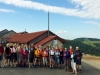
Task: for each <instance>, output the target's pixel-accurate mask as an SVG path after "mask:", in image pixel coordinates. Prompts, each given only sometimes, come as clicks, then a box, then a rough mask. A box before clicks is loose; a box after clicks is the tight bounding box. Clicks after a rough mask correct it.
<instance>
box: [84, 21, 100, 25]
mask: <svg viewBox="0 0 100 75" xmlns="http://www.w3.org/2000/svg"><path fill="white" fill-rule="evenodd" d="M84 23H88V24H92V25H96V26H100V23H98V22H95V21H86V22H84Z"/></svg>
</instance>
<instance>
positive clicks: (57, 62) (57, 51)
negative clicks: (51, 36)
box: [55, 48, 60, 68]
mask: <svg viewBox="0 0 100 75" xmlns="http://www.w3.org/2000/svg"><path fill="white" fill-rule="evenodd" d="M59 57H60V52H59V50H58V49H57V48H56V51H55V66H56V67H57V68H58V67H59V66H60V58H59Z"/></svg>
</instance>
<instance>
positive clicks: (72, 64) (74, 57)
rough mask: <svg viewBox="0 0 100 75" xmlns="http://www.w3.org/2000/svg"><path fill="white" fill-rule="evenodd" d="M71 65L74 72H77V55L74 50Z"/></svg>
mask: <svg viewBox="0 0 100 75" xmlns="http://www.w3.org/2000/svg"><path fill="white" fill-rule="evenodd" d="M71 67H72V70H73V74H77V70H76V55H75V53H74V51H73V52H72V53H71Z"/></svg>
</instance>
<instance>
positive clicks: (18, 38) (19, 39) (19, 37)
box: [8, 30, 65, 44]
mask: <svg viewBox="0 0 100 75" xmlns="http://www.w3.org/2000/svg"><path fill="white" fill-rule="evenodd" d="M47 32H48V30H44V31H39V32H33V33H17V34H14V35H13V36H11V37H10V38H9V39H8V42H14V43H28V42H30V41H32V40H34V39H36V38H37V37H39V36H41V35H43V34H45V33H47ZM49 32H50V33H51V34H52V35H53V36H49V37H46V38H45V39H43V40H41V41H39V42H38V43H39V44H44V43H47V42H49V41H51V40H52V39H54V38H57V39H59V40H60V41H61V42H63V43H65V40H64V39H62V38H60V37H59V36H57V35H56V34H54V33H52V32H51V31H49Z"/></svg>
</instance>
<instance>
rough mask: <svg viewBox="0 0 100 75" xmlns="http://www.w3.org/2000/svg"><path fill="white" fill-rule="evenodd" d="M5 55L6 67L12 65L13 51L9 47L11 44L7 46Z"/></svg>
mask: <svg viewBox="0 0 100 75" xmlns="http://www.w3.org/2000/svg"><path fill="white" fill-rule="evenodd" d="M4 54H5V61H4V67H5V66H6V65H8V66H9V65H10V62H9V61H10V56H11V50H10V47H9V44H7V45H6V48H5V50H4Z"/></svg>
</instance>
